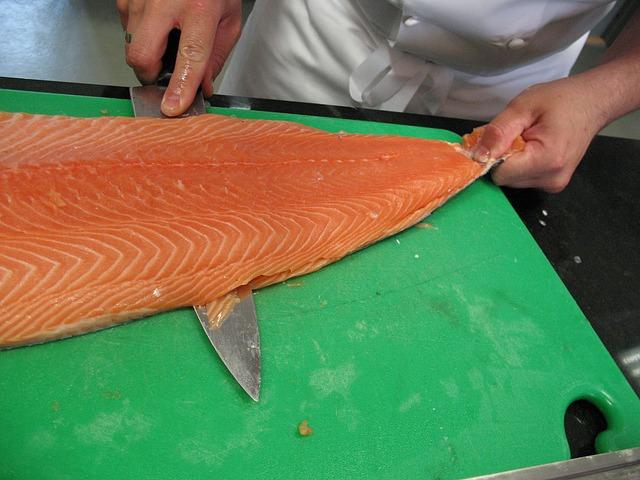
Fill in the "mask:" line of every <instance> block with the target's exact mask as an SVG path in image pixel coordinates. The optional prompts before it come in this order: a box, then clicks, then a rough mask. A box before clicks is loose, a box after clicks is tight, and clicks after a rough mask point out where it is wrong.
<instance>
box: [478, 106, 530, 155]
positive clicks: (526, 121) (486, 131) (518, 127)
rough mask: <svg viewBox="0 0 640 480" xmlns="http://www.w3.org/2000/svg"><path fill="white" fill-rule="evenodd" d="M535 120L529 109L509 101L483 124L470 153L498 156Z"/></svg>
mask: <svg viewBox="0 0 640 480" xmlns="http://www.w3.org/2000/svg"><path fill="white" fill-rule="evenodd" d="M534 121H535V116H534V115H533V112H532V111H531V110H530V109H527V108H522V107H521V106H519V105H518V104H515V105H514V104H513V102H512V103H510V104H509V105H508V106H507V108H506V109H504V110H503V111H502V112H501V113H500V114H499V115H498V116H496V117H495V118H494V119H493V120H491V122H489V123H488V124H487V125H485V126H484V128H483V131H482V134H481V136H480V139H479V141H478V144H477V145H476V147H475V148H474V150H473V152H472V154H473V156H474V157H476V158H482V159H488V158H500V157H501V156H503V155H504V154H505V153H506V152H507V150H509V147H511V144H512V143H513V141H514V140H515V139H516V138H517V137H518V136H519V135H521V134H522V133H523V132H524V131H525V130H526V129H527V128H529V127H530V126H531V125H532V124H533V123H534Z"/></svg>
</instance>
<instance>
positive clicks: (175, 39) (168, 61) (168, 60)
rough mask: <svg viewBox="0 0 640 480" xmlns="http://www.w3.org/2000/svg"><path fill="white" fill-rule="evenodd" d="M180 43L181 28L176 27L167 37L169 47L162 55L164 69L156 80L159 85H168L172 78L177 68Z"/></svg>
mask: <svg viewBox="0 0 640 480" xmlns="http://www.w3.org/2000/svg"><path fill="white" fill-rule="evenodd" d="M179 45H180V30H179V29H177V28H174V29H173V30H171V31H170V32H169V37H168V38H167V48H166V49H165V51H164V55H162V69H161V70H160V75H159V76H158V80H157V81H156V84H157V85H160V86H162V87H166V86H167V85H169V80H171V74H172V73H173V69H174V68H176V57H177V56H178V46H179Z"/></svg>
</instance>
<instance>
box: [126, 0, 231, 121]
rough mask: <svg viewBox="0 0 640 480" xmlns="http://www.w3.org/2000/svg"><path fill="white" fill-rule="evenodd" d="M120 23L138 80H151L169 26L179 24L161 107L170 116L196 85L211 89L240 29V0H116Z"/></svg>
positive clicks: (207, 92) (184, 103)
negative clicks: (127, 38)
mask: <svg viewBox="0 0 640 480" xmlns="http://www.w3.org/2000/svg"><path fill="white" fill-rule="evenodd" d="M117 7H118V11H119V12H120V21H121V22H122V28H124V29H125V31H126V32H127V33H128V34H130V39H131V42H130V43H126V44H125V53H126V59H127V63H128V64H129V66H131V67H132V68H133V70H134V72H135V74H136V76H137V77H138V79H139V80H140V82H141V83H143V84H150V83H153V82H154V81H155V80H156V78H157V77H158V74H159V73H160V70H161V68H162V55H163V54H164V51H165V49H166V47H167V37H168V34H169V32H170V31H171V30H172V29H173V28H179V29H180V30H181V35H180V45H179V47H178V55H177V58H176V64H175V69H174V72H173V75H172V76H171V81H170V83H169V86H168V87H167V91H166V93H165V96H164V99H163V101H162V112H163V113H164V114H165V115H169V116H176V115H180V114H181V113H183V112H184V111H185V110H186V109H187V108H188V107H189V105H190V104H191V102H192V101H193V98H194V96H195V93H196V91H197V89H198V86H199V85H202V91H203V93H204V95H205V96H210V95H212V94H213V79H214V78H215V77H216V76H217V75H218V73H220V70H221V69H222V66H223V64H224V62H225V60H226V58H227V56H228V55H229V52H230V51H231V49H232V48H233V46H234V45H235V43H236V40H237V39H238V37H239V35H240V29H241V26H242V4H241V0H171V1H162V0H117Z"/></svg>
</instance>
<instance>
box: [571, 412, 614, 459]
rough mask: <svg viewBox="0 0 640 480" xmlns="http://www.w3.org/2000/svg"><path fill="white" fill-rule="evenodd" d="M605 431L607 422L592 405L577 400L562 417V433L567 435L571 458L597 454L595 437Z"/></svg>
mask: <svg viewBox="0 0 640 480" xmlns="http://www.w3.org/2000/svg"><path fill="white" fill-rule="evenodd" d="M606 429H607V421H606V419H605V418H604V415H603V414H602V412H601V411H600V410H598V408H597V407H596V406H595V405H594V404H593V403H591V402H588V401H586V400H578V401H576V402H573V403H572V404H571V405H569V407H568V408H567V411H566V412H565V415H564V431H565V434H566V435H567V442H568V443H569V451H570V452H571V458H578V457H586V456H587V455H595V454H596V453H598V452H597V451H596V437H597V436H598V434H599V433H600V432H604V431H605V430H606Z"/></svg>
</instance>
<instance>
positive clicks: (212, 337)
mask: <svg viewBox="0 0 640 480" xmlns="http://www.w3.org/2000/svg"><path fill="white" fill-rule="evenodd" d="M179 40H180V31H179V30H177V29H174V30H172V31H171V33H170V35H169V39H168V43H167V49H166V51H165V54H164V55H163V57H162V65H163V68H162V72H161V74H160V76H159V78H158V81H157V82H156V84H155V85H145V86H139V87H130V88H129V92H130V95H131V101H132V103H133V113H134V115H135V116H136V117H156V118H162V117H165V115H164V114H163V113H162V111H161V110H160V105H161V103H162V97H163V96H164V92H165V90H166V85H167V84H168V83H169V79H170V77H171V72H172V71H173V67H174V65H175V58H176V53H177V51H178V44H179ZM160 84H164V85H165V86H163V85H160ZM205 112H206V108H205V104H204V97H203V96H202V92H201V91H198V93H197V94H196V97H195V99H194V101H193V103H192V104H191V106H190V107H189V108H188V109H187V111H186V112H185V113H184V114H182V115H181V116H183V117H184V116H190V115H200V114H202V113H205ZM193 308H194V310H195V312H196V316H197V317H198V320H199V321H200V324H201V325H202V327H203V329H204V331H205V333H206V335H207V337H208V338H209V341H210V342H211V344H212V345H213V347H214V349H215V350H216V352H217V353H218V356H219V357H220V359H221V360H222V363H224V365H225V366H226V367H227V369H228V370H229V372H230V373H231V375H232V376H233V377H234V378H235V379H236V381H237V382H238V383H239V384H240V386H241V387H242V388H243V390H244V391H245V392H247V394H248V395H249V396H250V397H251V398H252V399H253V400H255V401H258V398H259V395H260V334H259V330H258V317H257V315H256V307H255V303H254V301H253V293H251V292H249V294H248V295H244V296H242V297H241V298H240V301H239V302H238V303H237V304H236V305H235V306H234V307H233V309H232V310H231V312H230V313H229V315H228V317H227V318H226V319H225V320H224V322H222V324H221V325H220V326H218V327H215V326H213V325H212V323H211V322H209V318H208V316H207V307H206V306H203V305H194V307H193Z"/></svg>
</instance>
